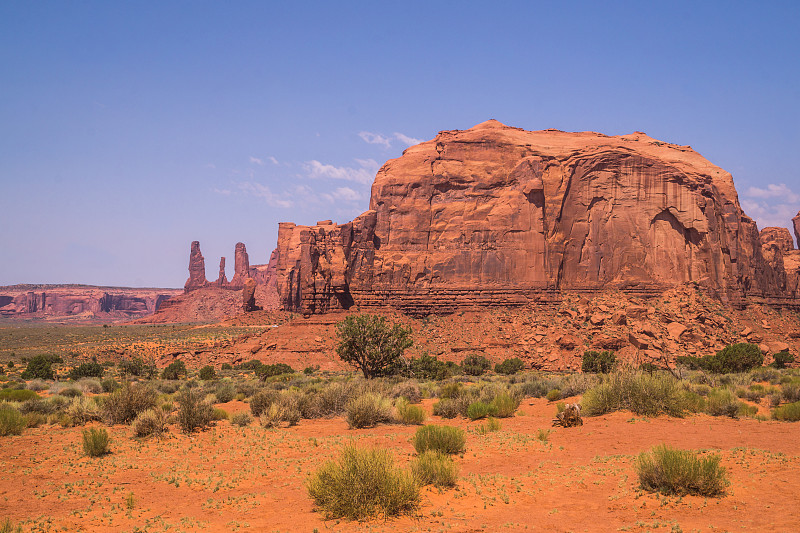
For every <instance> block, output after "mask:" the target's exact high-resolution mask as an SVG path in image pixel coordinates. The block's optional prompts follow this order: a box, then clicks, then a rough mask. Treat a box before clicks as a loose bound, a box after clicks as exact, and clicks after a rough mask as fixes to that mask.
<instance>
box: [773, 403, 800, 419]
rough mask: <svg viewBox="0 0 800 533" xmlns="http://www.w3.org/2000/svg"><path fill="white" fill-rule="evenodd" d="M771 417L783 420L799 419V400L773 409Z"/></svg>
mask: <svg viewBox="0 0 800 533" xmlns="http://www.w3.org/2000/svg"><path fill="white" fill-rule="evenodd" d="M772 418H774V419H775V420H781V421H783V422H797V421H798V420H800V402H794V403H789V404H786V405H782V406H780V407H777V408H775V409H773V411H772Z"/></svg>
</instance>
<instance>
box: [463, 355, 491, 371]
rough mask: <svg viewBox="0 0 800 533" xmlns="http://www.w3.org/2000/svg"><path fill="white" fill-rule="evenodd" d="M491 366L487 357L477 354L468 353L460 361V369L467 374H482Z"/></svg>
mask: <svg viewBox="0 0 800 533" xmlns="http://www.w3.org/2000/svg"><path fill="white" fill-rule="evenodd" d="M491 366H492V363H490V362H489V360H488V359H486V358H485V357H484V356H482V355H478V354H472V355H468V356H466V357H465V358H464V360H463V361H462V362H461V370H462V371H463V372H464V373H465V374H467V375H468V376H482V375H483V374H485V373H486V371H487V370H489V368H490V367H491Z"/></svg>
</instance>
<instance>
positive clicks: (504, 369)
mask: <svg viewBox="0 0 800 533" xmlns="http://www.w3.org/2000/svg"><path fill="white" fill-rule="evenodd" d="M524 368H525V363H523V362H522V359H520V358H519V357H512V358H510V359H506V360H505V361H503V362H502V363H497V364H496V365H494V371H495V372H497V373H498V374H505V375H507V376H511V375H513V374H516V373H517V372H521V371H522V370H523V369H524Z"/></svg>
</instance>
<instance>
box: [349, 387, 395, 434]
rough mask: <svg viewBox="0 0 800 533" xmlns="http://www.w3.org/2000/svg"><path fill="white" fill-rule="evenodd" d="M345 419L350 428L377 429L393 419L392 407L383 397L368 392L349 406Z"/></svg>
mask: <svg viewBox="0 0 800 533" xmlns="http://www.w3.org/2000/svg"><path fill="white" fill-rule="evenodd" d="M345 418H346V419H347V425H348V426H349V427H350V428H356V429H360V428H371V427H375V426H376V425H378V424H380V423H382V422H389V421H390V420H391V419H392V405H391V402H390V401H389V400H388V399H386V398H384V397H383V396H381V395H379V394H375V393H373V392H368V393H366V394H363V395H361V396H359V397H357V398H355V399H353V400H352V401H350V403H348V404H347V410H346V416H345Z"/></svg>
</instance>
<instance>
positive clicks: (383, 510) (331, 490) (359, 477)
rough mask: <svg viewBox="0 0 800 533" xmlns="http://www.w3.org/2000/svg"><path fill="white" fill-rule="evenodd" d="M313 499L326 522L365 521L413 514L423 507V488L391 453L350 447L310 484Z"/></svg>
mask: <svg viewBox="0 0 800 533" xmlns="http://www.w3.org/2000/svg"><path fill="white" fill-rule="evenodd" d="M306 488H307V489H308V494H309V496H311V499H313V500H314V503H315V504H316V506H317V507H318V508H319V509H320V510H321V511H322V512H323V514H324V515H325V517H326V518H349V519H351V520H363V519H366V518H371V517H376V516H379V517H385V518H388V517H392V516H397V515H400V514H404V513H411V512H413V511H415V510H416V509H417V508H418V507H419V487H418V485H417V483H416V481H415V479H414V477H413V475H412V474H410V473H409V472H407V471H403V470H400V469H398V468H397V467H395V466H394V461H393V459H392V457H391V455H389V452H387V451H386V450H381V449H375V448H373V449H363V448H357V447H355V446H347V447H345V448H344V450H343V451H342V454H341V456H340V457H339V459H338V460H336V461H330V462H328V463H326V464H324V465H323V466H322V467H321V468H320V469H319V470H318V471H317V472H316V473H315V474H314V475H313V476H312V477H311V478H310V479H309V481H308V482H307V484H306Z"/></svg>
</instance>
